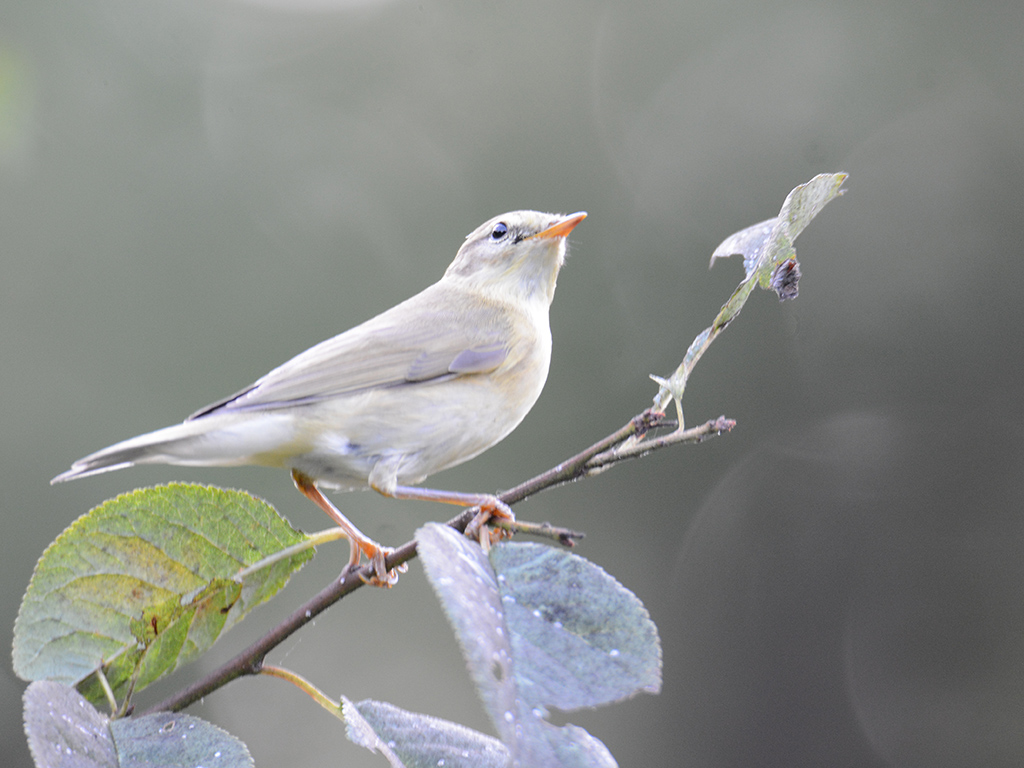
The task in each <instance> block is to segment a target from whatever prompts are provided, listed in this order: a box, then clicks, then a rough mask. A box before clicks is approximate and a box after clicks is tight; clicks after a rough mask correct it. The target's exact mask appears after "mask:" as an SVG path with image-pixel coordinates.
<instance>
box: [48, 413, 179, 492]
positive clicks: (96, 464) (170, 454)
mask: <svg viewBox="0 0 1024 768" xmlns="http://www.w3.org/2000/svg"><path fill="white" fill-rule="evenodd" d="M175 432H180V430H179V429H178V428H176V427H168V428H167V429H161V430H158V431H156V432H150V433H149V434H147V435H139V436H138V437H133V438H132V439H130V440H125V441H124V442H120V443H117V444H116V445H111V446H109V447H107V448H104V449H102V450H99V451H96V453H91V454H89V455H88V456H86V457H85V458H83V459H79V460H78V461H76V462H75V463H74V464H72V465H71V469H69V470H68V471H67V472H61V473H60V474H59V475H57V476H56V477H55V478H53V479H52V480H51V481H50V485H54V484H56V483H64V482H67V481H68V480H76V479H78V478H80V477H90V476H92V475H99V474H101V473H103V472H113V471H114V470H116V469H124V468H125V467H131V466H134V465H135V464H174V463H177V462H175V457H174V454H175V451H174V450H173V447H174V446H175V445H177V446H179V449H180V446H181V445H182V444H183V443H184V442H186V441H191V440H192V439H193V438H194V435H181V434H175ZM167 433H170V434H167Z"/></svg>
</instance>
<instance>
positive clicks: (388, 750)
mask: <svg viewBox="0 0 1024 768" xmlns="http://www.w3.org/2000/svg"><path fill="white" fill-rule="evenodd" d="M342 713H343V714H344V716H345V725H346V729H347V732H348V737H349V739H350V740H351V741H353V742H355V743H356V744H358V745H360V746H362V747H366V749H369V750H370V751H371V752H380V753H381V754H382V755H384V757H386V758H387V759H388V761H389V762H391V764H392V766H396V768H397V766H405V768H437V766H439V765H440V766H444V768H504V766H506V765H508V762H509V751H508V749H506V748H505V745H504V744H502V743H501V742H500V741H498V740H497V739H495V738H494V737H493V736H488V735H486V734H483V733H480V732H479V731H474V730H473V729H471V728H467V727H466V726H464V725H460V724H458V723H453V722H450V721H448V720H441V719H440V718H436V717H430V716H428V715H421V714H417V713H415V712H408V711H406V710H404V709H399V708H398V707H396V706H394V705H392V704H387V703H385V702H381V701H371V700H369V699H367V700H365V701H360V702H358V703H353V702H351V701H349V700H348V699H346V698H342Z"/></svg>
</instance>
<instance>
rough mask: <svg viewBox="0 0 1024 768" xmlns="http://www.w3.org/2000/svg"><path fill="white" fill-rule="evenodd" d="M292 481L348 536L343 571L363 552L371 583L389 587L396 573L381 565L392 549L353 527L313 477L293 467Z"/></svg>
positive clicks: (352, 567) (352, 564)
mask: <svg viewBox="0 0 1024 768" xmlns="http://www.w3.org/2000/svg"><path fill="white" fill-rule="evenodd" d="M292 480H293V481H294V482H295V487H296V488H298V489H299V490H300V491H301V492H302V495H303V496H305V497H306V498H307V499H309V500H310V501H312V502H313V503H314V504H316V505H317V506H318V507H320V509H322V510H323V511H324V512H326V513H327V515H328V516H329V517H330V518H331V519H332V520H333V521H334V522H335V523H337V524H338V527H339V528H341V530H343V531H344V532H345V536H347V537H348V541H349V547H350V549H349V556H348V565H347V566H345V570H346V571H349V570H353V569H355V568H358V567H359V562H360V559H361V555H363V554H365V555H366V557H367V559H368V560H369V561H370V565H371V566H373V572H374V577H373V578H372V579H370V583H371V584H373V585H374V586H378V587H390V586H391V585H392V584H394V583H395V582H396V581H397V580H398V574H397V573H395V572H394V571H393V570H392V571H391V572H390V573H388V571H387V569H386V568H385V566H384V558H385V557H386V556H387V554H388V553H389V552H391V550H390V549H388V548H387V547H382V546H381V545H380V544H378V543H377V542H376V541H374V540H373V539H371V538H370V537H369V536H367V535H366V534H365V533H363V532H362V531H360V530H359V529H358V528H356V527H355V525H353V524H352V522H351V521H350V520H349V519H348V518H347V517H345V516H344V515H343V514H342V513H341V510H340V509H338V508H337V507H336V506H334V505H333V504H332V503H331V501H330V499H328V498H327V497H326V496H324V495H323V493H322V492H321V491H320V489H319V488H317V487H316V482H314V481H313V479H312V478H310V477H308V476H306V475H304V474H302V473H301V472H299V471H298V470H297V469H293V470H292Z"/></svg>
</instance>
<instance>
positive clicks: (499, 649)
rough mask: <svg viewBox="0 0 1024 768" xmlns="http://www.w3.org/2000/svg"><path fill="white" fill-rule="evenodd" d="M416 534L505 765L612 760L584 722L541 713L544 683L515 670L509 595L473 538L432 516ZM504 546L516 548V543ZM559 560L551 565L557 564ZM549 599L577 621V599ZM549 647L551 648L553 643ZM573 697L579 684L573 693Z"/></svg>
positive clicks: (546, 766)
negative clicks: (554, 720) (554, 721)
mask: <svg viewBox="0 0 1024 768" xmlns="http://www.w3.org/2000/svg"><path fill="white" fill-rule="evenodd" d="M416 539H417V542H418V551H419V554H420V557H421V558H422V559H423V563H424V569H425V570H426V573H427V576H428V578H429V579H430V582H431V584H432V585H433V587H434V590H435V591H436V592H437V595H438V597H439V599H440V600H441V604H442V606H443V607H444V610H445V613H446V614H447V615H448V617H449V620H450V621H451V623H452V626H453V627H454V629H455V634H456V637H457V638H458V640H459V644H460V646H461V647H462V649H463V653H464V654H465V656H466V660H467V663H468V666H469V670H470V675H471V676H472V678H473V680H474V682H475V683H476V684H477V688H478V690H479V692H480V696H481V698H482V699H483V701H484V705H485V708H486V710H487V712H488V714H489V715H490V717H491V719H492V721H494V724H495V727H496V728H497V730H498V733H499V734H500V736H501V740H502V742H503V743H504V744H505V746H506V747H508V749H509V752H510V754H511V765H513V766H523V767H524V768H525V767H526V766H529V767H530V768H577V767H578V768H584V766H586V767H588V768H597V767H608V768H611V767H613V766H615V761H614V759H613V758H612V756H611V754H610V753H609V752H608V750H607V748H606V747H605V746H604V744H602V743H601V742H600V741H599V740H597V739H595V738H594V737H592V736H590V734H588V733H587V732H586V731H584V730H583V729H581V728H578V727H576V726H573V725H567V726H564V727H556V726H553V725H551V724H550V723H548V722H547V721H546V720H545V717H546V716H547V710H546V708H545V704H546V703H547V702H545V701H543V700H540V699H539V698H537V697H541V698H545V697H546V694H547V693H548V688H547V687H546V686H543V685H537V682H536V681H535V680H532V679H528V678H526V677H523V676H522V675H521V674H520V673H519V669H518V659H517V658H516V655H515V651H514V649H515V648H516V647H517V645H516V644H517V642H518V641H517V639H516V638H515V637H514V633H513V630H512V629H511V628H510V625H509V623H508V620H507V614H506V603H508V600H503V599H502V595H501V590H500V589H499V581H500V580H501V579H502V578H503V577H502V576H501V575H498V574H496V573H495V572H494V570H493V567H492V565H491V562H490V560H488V558H487V556H486V555H484V553H483V551H482V550H481V548H480V547H479V545H477V544H476V543H475V542H472V541H470V540H469V539H467V538H466V537H465V536H462V535H460V534H458V533H457V532H455V531H453V530H452V529H450V528H448V527H447V526H443V525H438V524H434V523H431V524H429V525H427V526H424V527H423V528H421V529H420V530H419V531H417V534H416ZM503 546H508V547H512V548H513V549H514V548H515V547H517V546H522V545H515V544H508V545H503ZM558 567H559V566H558V565H557V564H554V565H553V568H554V570H556V571H557V570H558ZM507 596H514V595H511V593H510V594H509V595H507ZM549 603H550V605H552V606H553V607H554V609H555V612H556V613H561V614H562V615H564V616H565V617H566V618H568V620H569V623H570V624H571V625H575V624H576V622H575V621H574V619H573V616H572V614H573V612H574V611H575V610H576V607H577V606H576V605H575V602H573V603H571V604H565V603H563V601H561V600H560V598H559V597H558V595H557V594H556V593H555V592H554V591H552V593H551V594H550V595H549ZM563 609H564V611H563ZM540 642H543V638H540ZM529 644H532V641H530V642H529V643H528V645H529ZM519 647H522V646H521V645H520V646H519ZM543 650H544V649H542V651H543ZM531 652H532V651H531ZM550 652H551V653H552V654H553V655H554V654H557V653H558V652H559V650H558V649H551V651H550ZM524 668H525V669H526V670H527V671H528V672H530V673H531V674H536V672H537V670H538V669H539V668H538V667H537V665H536V664H534V663H533V662H532V661H530V660H527V661H525V662H524ZM579 697H580V694H579V693H578V692H577V694H576V699H577V700H578V699H579Z"/></svg>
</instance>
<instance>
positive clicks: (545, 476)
mask: <svg viewBox="0 0 1024 768" xmlns="http://www.w3.org/2000/svg"><path fill="white" fill-rule="evenodd" d="M666 424H667V421H666V419H665V417H664V414H661V413H657V412H655V411H652V410H650V409H648V410H646V411H644V412H643V413H641V414H638V415H636V416H634V417H633V418H632V419H630V420H629V422H628V423H626V424H625V425H624V426H622V427H621V428H620V429H618V430H616V431H615V432H612V433H611V434H610V435H608V436H607V437H605V438H604V439H603V440H599V441H598V442H596V443H594V444H593V445H592V446H590V447H589V448H587V449H585V450H583V451H581V452H580V453H578V454H576V455H575V456H573V457H572V458H570V459H567V460H566V461H563V462H562V463H561V464H558V465H557V466H555V467H552V468H551V469H549V470H548V471H547V472H544V473H542V474H540V475H537V476H536V477H534V478H532V479H530V480H527V481H526V482H524V483H521V484H520V485H517V486H516V487H515V488H510V489H509V490H507V491H504V492H503V493H499V494H497V496H498V498H499V499H501V500H502V501H504V502H505V503H506V504H509V505H511V504H515V503H516V502H519V501H522V500H523V499H526V498H528V497H529V496H533V495H534V494H536V493H539V492H541V491H544V490H547V489H548V488H554V487H556V486H559V485H563V484H565V483H568V482H571V481H573V480H576V479H578V478H581V477H586V476H588V475H590V474H595V473H596V472H600V471H603V470H604V469H607V468H608V467H610V466H612V465H613V464H615V463H617V462H619V461H622V460H624V459H629V458H637V457H638V456H640V455H643V454H645V453H650V452H651V451H654V450H657V449H659V448H664V447H666V446H668V445H674V444H676V443H679V442H700V441H701V440H704V439H706V438H707V437H710V436H713V435H716V434H721V433H722V432H723V431H727V430H729V429H731V428H732V426H733V425H734V424H735V422H733V421H731V420H729V419H725V418H724V417H719V418H718V419H714V420H712V421H709V422H707V424H704V425H702V426H700V427H696V428H694V429H690V430H684V431H679V430H677V431H676V432H673V433H671V434H669V435H665V436H664V437H660V438H647V439H644V440H642V441H641V442H640V443H638V444H636V445H634V446H632V447H631V448H630V449H629V450H628V451H626V452H624V453H623V454H622V455H621V456H617V455H616V453H615V447H616V446H618V445H621V444H622V443H623V442H625V441H626V440H628V439H629V438H631V437H635V438H641V437H643V436H644V435H646V433H647V432H649V431H651V430H654V429H656V428H658V427H659V426H665V425H666ZM477 511H478V510H476V509H467V510H464V511H462V512H461V513H460V514H458V515H457V516H456V517H454V518H452V519H451V520H449V521H448V523H447V524H448V525H450V526H451V527H452V528H455V529H456V530H458V531H464V530H465V528H466V526H467V525H469V523H470V521H472V520H473V518H474V517H475V515H476V512H477ZM556 530H559V534H558V536H559V538H560V539H561V540H562V541H563V543H567V542H569V543H571V538H572V534H573V533H574V532H572V531H565V532H564V533H563V532H562V531H561V529H556ZM414 557H416V542H415V541H407V542H406V543H405V544H403V545H402V546H400V547H398V548H397V549H395V550H394V551H393V552H391V554H389V555H388V556H387V558H386V560H385V567H386V568H387V569H388V570H390V569H392V568H396V567H398V566H399V565H401V564H403V563H405V562H408V561H409V560H412V559H413V558H414ZM372 575H373V574H372V573H371V572H370V566H365V567H364V568H363V569H362V570H360V571H357V572H355V573H348V574H345V575H343V576H342V577H339V578H337V579H335V580H334V581H332V582H331V583H330V584H328V585H327V586H326V587H324V588H323V589H322V590H320V592H318V593H317V594H316V595H314V596H313V597H312V598H310V599H309V600H307V601H306V602H305V603H303V604H302V605H300V606H299V607H298V608H296V609H295V610H294V611H293V612H292V613H291V615H289V616H288V617H287V618H285V619H284V620H282V621H281V622H280V623H279V624H278V625H277V626H276V627H274V628H273V629H271V630H270V631H269V632H268V633H267V634H265V635H263V637H261V638H259V639H258V640H256V641H255V642H254V643H252V645H250V646H249V647H248V648H246V649H245V650H243V651H241V652H240V653H239V654H238V655H236V656H235V657H234V658H233V659H230V660H229V661H227V662H225V663H224V664H223V665H221V666H220V667H219V668H218V669H215V670H214V671H213V672H210V673H209V674H208V675H206V676H205V677H203V678H201V679H200V680H197V681H195V682H194V683H192V684H191V685H189V686H187V687H185V688H183V689H182V690H180V691H178V692H177V693H175V694H172V695H171V696H169V697H167V698H166V699H164V700H163V701H160V702H158V703H156V704H154V705H153V706H151V707H149V708H148V709H147V710H145V712H144V713H142V714H148V713H151V712H163V711H170V712H176V711H179V710H182V709H184V708H185V707H187V706H189V705H190V704H193V703H194V702H196V701H199V700H200V699H201V698H203V697H204V696H206V695H208V694H210V693H213V692H214V691H215V690H217V689H218V688H220V687H222V686H224V685H226V684H227V683H229V682H231V681H232V680H235V679H236V678H239V677H243V676H245V675H255V674H259V673H260V670H261V669H262V667H263V661H264V659H265V658H266V655H267V654H268V653H270V651H272V650H273V649H274V648H275V647H277V646H278V645H280V644H281V643H282V642H284V640H286V639H287V638H288V637H289V636H290V635H291V634H292V633H294V632H296V631H297V630H298V629H300V628H301V627H303V626H305V625H306V624H308V623H309V622H310V621H312V620H313V619H314V618H316V617H317V616H318V615H319V614H320V613H322V612H323V611H325V610H327V609H328V608H330V607H331V606H332V605H334V604H335V603H336V602H338V601H339V600H341V599H342V598H343V597H345V596H346V595H348V594H350V593H352V592H354V591H355V590H357V589H359V588H360V587H362V586H363V584H364V582H363V579H362V578H360V576H363V577H365V578H369V577H370V576H372Z"/></svg>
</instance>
